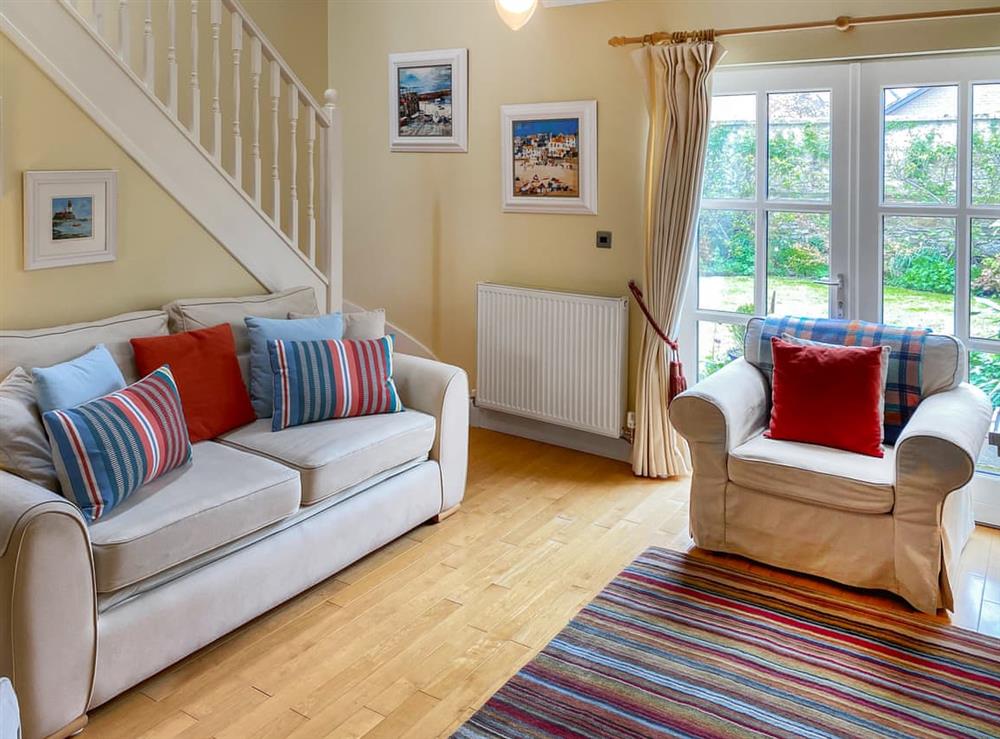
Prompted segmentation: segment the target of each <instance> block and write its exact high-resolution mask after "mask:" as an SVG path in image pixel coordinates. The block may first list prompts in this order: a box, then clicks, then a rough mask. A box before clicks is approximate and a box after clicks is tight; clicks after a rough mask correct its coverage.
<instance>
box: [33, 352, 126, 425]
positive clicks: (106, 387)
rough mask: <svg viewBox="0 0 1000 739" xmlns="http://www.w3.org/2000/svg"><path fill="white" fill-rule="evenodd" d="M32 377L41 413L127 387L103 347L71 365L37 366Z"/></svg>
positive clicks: (74, 404)
mask: <svg viewBox="0 0 1000 739" xmlns="http://www.w3.org/2000/svg"><path fill="white" fill-rule="evenodd" d="M31 374H32V376H33V377H34V380H35V397H36V399H37V401H38V410H39V411H40V412H41V413H45V412H46V411H54V410H63V409H65V408H75V407H76V406H78V405H81V404H83V403H86V402H87V401H89V400H93V399H94V398H100V397H101V396H102V395H107V394H108V393H113V392H115V391H116V390H121V389H122V388H123V387H125V378H124V377H122V371H121V370H120V369H118V365H117V364H115V360H114V359H112V358H111V353H110V352H108V350H107V349H106V348H105V346H104V344H98V345H97V346H95V347H94V348H93V349H91V350H90V351H89V352H87V353H86V354H84V355H83V356H82V357H77V358H76V359H73V360H71V361H69V362H63V363H62V364H54V365H52V366H51V367H36V368H35V369H33V370H32V371H31Z"/></svg>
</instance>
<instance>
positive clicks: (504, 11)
mask: <svg viewBox="0 0 1000 739" xmlns="http://www.w3.org/2000/svg"><path fill="white" fill-rule="evenodd" d="M493 2H494V4H495V5H496V7H497V15H499V16H500V19H501V20H502V21H503V22H504V23H506V24H507V25H508V26H510V30H512V31H516V30H517V29H518V28H520V27H521V26H523V25H524V24H525V23H527V22H528V21H530V20H531V16H532V15H534V14H535V8H537V7H538V0H493Z"/></svg>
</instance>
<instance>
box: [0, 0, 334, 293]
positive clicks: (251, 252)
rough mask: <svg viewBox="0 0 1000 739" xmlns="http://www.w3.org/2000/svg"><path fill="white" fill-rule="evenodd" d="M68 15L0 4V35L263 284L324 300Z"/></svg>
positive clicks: (318, 277)
mask: <svg viewBox="0 0 1000 739" xmlns="http://www.w3.org/2000/svg"><path fill="white" fill-rule="evenodd" d="M71 12H72V11H71V10H70V9H69V8H67V7H65V6H64V5H63V4H62V3H60V2H59V0H33V2H4V3H0V31H2V32H3V33H4V34H5V35H6V36H7V37H8V38H10V39H11V41H12V42H13V43H14V44H15V45H16V46H17V47H18V48H19V49H21V51H23V52H24V53H25V54H26V55H27V56H28V57H29V58H30V59H32V60H33V61H34V62H35V63H36V64H37V65H38V66H39V67H40V68H41V69H42V71H44V72H45V73H46V74H47V75H48V76H49V77H50V78H51V79H52V80H53V81H54V82H55V83H56V84H57V85H58V86H59V87H60V89H62V90H63V91H64V92H65V93H66V94H67V95H68V96H69V97H70V98H71V99H72V100H73V101H74V102H75V103H76V104H77V105H79V106H80V108H81V109H82V110H83V111H84V112H85V113H87V114H88V115H89V116H90V117H91V118H92V119H93V120H94V121H95V122H96V123H97V124H98V125H99V126H100V127H101V128H102V129H104V131H105V132H106V133H107V134H108V135H109V136H111V138H112V139H113V140H114V141H115V142H116V143H117V144H118V145H119V146H121V147H122V149H123V150H124V151H125V152H127V153H128V154H129V156H131V157H132V158H133V159H134V160H135V161H136V162H137V163H138V164H139V165H140V166H141V167H142V168H143V169H145V170H146V172H148V173H149V175H150V176H151V177H153V179H154V180H156V182H158V183H159V184H160V186H161V187H163V189H164V190H166V191H167V193H169V194H170V195H171V196H172V197H173V198H174V199H175V200H176V201H177V202H178V203H179V204H180V205H181V206H182V207H183V208H184V209H185V210H186V211H187V212H188V213H190V214H191V216H192V217H193V218H194V219H195V220H196V221H198V223H200V224H201V225H202V226H203V227H204V228H205V229H206V230H207V231H208V232H209V233H210V234H211V235H212V236H213V237H214V238H215V239H216V240H217V241H218V242H219V243H220V244H221V245H222V246H223V248H225V249H226V250H227V251H228V252H229V253H230V254H231V255H232V256H233V257H234V258H235V259H236V260H237V261H238V262H239V263H240V264H241V265H243V267H244V268H245V269H246V270H247V271H248V272H249V273H250V274H251V275H253V276H254V277H255V278H256V279H257V280H258V281H259V282H260V283H261V284H263V285H264V286H265V287H266V288H268V289H269V290H280V289H283V288H287V287H292V286H296V285H308V286H310V287H312V288H314V289H315V291H316V298H317V302H318V303H319V304H320V305H321V306H322V305H326V304H327V284H328V280H327V278H326V277H325V276H324V275H323V273H322V272H320V271H319V270H318V269H317V268H316V267H315V266H314V265H312V264H310V263H309V261H308V259H307V258H306V257H305V255H303V254H302V252H301V251H300V250H298V249H297V248H295V247H294V246H292V244H291V243H290V242H289V241H288V239H287V237H286V236H285V235H284V234H283V233H282V232H281V231H280V230H279V229H278V228H277V227H276V226H275V224H274V223H273V222H272V221H271V220H270V219H269V218H268V216H267V215H266V214H265V213H263V212H261V211H259V210H258V209H257V207H256V206H255V205H254V204H253V201H252V200H251V199H250V198H249V197H248V196H247V195H246V194H245V193H244V192H242V190H241V189H239V188H237V186H236V184H235V182H234V181H233V180H232V178H231V177H229V175H228V174H227V173H226V172H225V171H224V170H222V169H221V168H220V167H218V166H217V165H216V164H215V163H214V162H213V161H212V160H211V159H210V157H209V156H207V155H206V153H205V152H204V150H203V149H202V148H201V147H200V146H198V145H196V144H195V143H194V141H193V140H192V139H191V138H190V137H189V135H188V134H187V132H186V131H184V129H183V128H182V127H181V125H180V123H179V122H177V120H176V119H174V118H172V117H171V116H170V115H168V114H167V113H166V112H165V110H166V109H165V108H164V106H163V105H162V104H161V103H159V102H158V101H157V100H155V99H154V98H153V97H151V96H150V95H149V94H148V93H147V92H146V91H145V89H144V88H142V87H141V82H140V81H138V80H137V79H133V78H134V74H133V73H132V72H130V71H129V70H127V69H126V68H125V67H123V66H122V65H120V64H119V63H118V61H117V59H116V58H115V57H113V56H112V55H111V54H109V53H108V51H107V47H106V46H105V45H104V44H103V43H102V42H101V41H100V40H99V39H98V38H96V37H94V36H93V35H92V34H91V32H90V30H89V29H88V28H87V27H86V26H85V25H83V24H82V23H81V22H80V21H79V20H78V19H77V18H75V17H73V15H72V14H71ZM129 246H130V245H128V244H123V245H121V247H120V248H124V249H128V248H129ZM336 269H337V270H338V271H339V266H337V267H336Z"/></svg>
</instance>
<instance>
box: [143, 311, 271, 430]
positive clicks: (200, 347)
mask: <svg viewBox="0 0 1000 739" xmlns="http://www.w3.org/2000/svg"><path fill="white" fill-rule="evenodd" d="M132 349H133V350H134V351H135V364H136V367H137V368H138V370H139V375H140V376H145V375H146V374H148V373H149V372H152V371H153V370H155V369H156V368H157V367H161V366H162V365H164V364H168V365H170V371H171V372H172V373H173V375H174V379H175V380H176V382H177V389H178V390H179V391H180V394H181V404H182V405H183V406H184V417H185V418H186V419H187V427H188V433H189V434H190V436H191V441H192V443H193V442H196V441H203V440H205V439H214V438H215V437H216V436H219V435H220V434H224V433H225V432H226V431H231V430H233V429H234V428H237V427H238V426H244V425H246V424H248V423H250V422H251V421H253V420H255V419H256V417H257V415H256V414H255V413H254V412H253V406H251V405H250V394H249V393H247V387H246V385H244V384H243V377H242V376H241V375H240V365H239V362H237V361H236V342H235V341H234V339H233V329H232V328H231V327H230V326H229V324H228V323H222V324H219V325H218V326H212V327H211V328H202V329H198V330H197V331H185V332H184V333H180V334H171V335H170V336H149V337H145V338H141V339H132Z"/></svg>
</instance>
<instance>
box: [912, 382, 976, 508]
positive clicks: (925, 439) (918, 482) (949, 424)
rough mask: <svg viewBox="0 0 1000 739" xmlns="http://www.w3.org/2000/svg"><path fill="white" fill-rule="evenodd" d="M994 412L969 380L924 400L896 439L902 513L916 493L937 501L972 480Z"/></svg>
mask: <svg viewBox="0 0 1000 739" xmlns="http://www.w3.org/2000/svg"><path fill="white" fill-rule="evenodd" d="M992 412H993V408H992V406H991V405H990V401H989V399H988V398H987V397H986V395H985V394H984V393H983V391H982V390H980V389H979V388H977V387H974V386H972V385H970V384H968V383H967V382H963V383H962V384H961V385H959V386H958V387H956V388H955V389H953V390H948V391H946V392H943V393H937V394H936V395H931V396H930V397H929V398H925V399H924V400H922V401H921V402H920V405H918V406H917V410H916V411H915V412H914V414H913V416H911V417H910V420H909V421H908V422H907V424H906V427H905V428H904V429H903V432H902V433H901V434H900V435H899V438H898V439H897V440H896V490H897V495H896V498H897V500H896V507H897V512H898V509H899V508H900V507H902V508H903V509H907V508H908V507H909V505H910V504H911V503H913V500H912V497H913V495H914V494H916V493H923V494H924V495H926V496H929V500H928V503H929V505H930V506H932V507H933V506H936V505H937V504H938V503H940V502H941V501H943V500H944V498H945V497H946V496H947V495H948V493H950V492H952V491H954V490H958V489H959V488H961V487H963V486H964V485H965V484H966V483H968V482H969V480H971V479H972V475H973V474H974V473H975V471H976V459H977V458H978V457H979V452H980V450H981V449H982V447H983V442H984V441H985V439H986V432H987V431H988V430H989V425H990V415H991V414H992ZM920 507H921V508H925V507H926V506H924V505H921V506H920Z"/></svg>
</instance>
